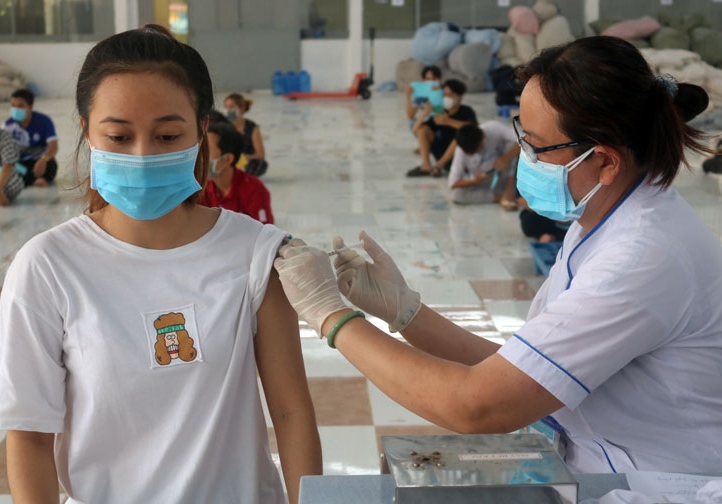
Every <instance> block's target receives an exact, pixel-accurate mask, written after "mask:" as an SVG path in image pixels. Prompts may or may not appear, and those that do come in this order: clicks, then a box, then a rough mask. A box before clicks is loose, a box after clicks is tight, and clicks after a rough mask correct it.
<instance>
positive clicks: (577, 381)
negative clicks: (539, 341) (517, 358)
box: [514, 333, 591, 394]
mask: <svg viewBox="0 0 722 504" xmlns="http://www.w3.org/2000/svg"><path fill="white" fill-rule="evenodd" d="M514 337H515V338H517V339H518V340H519V341H521V342H522V343H524V344H525V345H526V346H528V347H529V348H531V349H532V350H534V351H535V352H536V353H538V354H539V355H541V356H542V357H544V358H545V359H546V360H548V361H549V362H551V363H552V364H553V365H554V366H555V367H556V368H557V369H559V370H560V371H562V372H563V373H564V374H565V375H567V376H568V377H569V378H571V379H572V380H574V381H575V382H576V383H577V384H578V385H579V386H580V387H582V388H583V389H584V391H585V392H586V393H587V394H591V392H590V391H589V389H588V388H587V387H586V385H584V384H583V383H582V382H580V381H579V380H578V379H577V378H576V377H575V376H574V375H573V374H571V373H570V372H569V371H567V370H566V369H564V368H563V367H562V366H561V365H559V364H558V363H557V362H555V361H554V360H552V359H551V358H549V357H547V356H546V355H544V354H543V353H542V352H540V351H539V350H538V349H537V348H535V347H534V345H532V344H531V343H529V342H528V341H527V340H525V339H524V338H522V337H521V336H519V335H518V334H516V333H515V334H514Z"/></svg>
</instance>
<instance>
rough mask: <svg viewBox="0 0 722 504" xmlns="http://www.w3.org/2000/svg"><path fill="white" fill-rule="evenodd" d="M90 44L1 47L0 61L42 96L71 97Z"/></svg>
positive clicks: (91, 45) (43, 44)
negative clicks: (18, 73) (20, 74)
mask: <svg viewBox="0 0 722 504" xmlns="http://www.w3.org/2000/svg"><path fill="white" fill-rule="evenodd" d="M93 45H94V43H93V42H67V43H66V42H56V43H37V44H35V43H29V44H0V60H2V61H3V62H4V63H7V64H8V65H11V66H12V67H13V68H16V69H17V70H19V71H20V72H21V73H22V74H23V75H24V76H25V78H26V79H27V80H28V81H29V82H32V83H34V84H35V85H36V86H37V88H38V92H39V93H40V94H41V95H45V96H52V97H58V96H74V95H75V84H76V82H77V78H78V72H79V71H80V67H81V65H82V64H83V61H84V60H85V55H86V54H87V53H88V51H89V50H90V49H91V48H92V47H93Z"/></svg>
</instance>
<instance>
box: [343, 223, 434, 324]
mask: <svg viewBox="0 0 722 504" xmlns="http://www.w3.org/2000/svg"><path fill="white" fill-rule="evenodd" d="M359 238H360V239H361V240H363V243H364V250H366V252H367V253H368V255H369V256H371V259H373V261H374V262H373V263H370V262H368V261H366V260H365V259H364V258H363V257H361V256H360V255H359V254H358V253H357V252H356V251H354V250H346V251H344V252H339V253H338V255H337V256H336V261H335V263H334V265H335V266H336V274H337V275H338V280H337V281H338V288H339V290H340V291H341V293H342V294H343V295H344V296H346V298H347V299H348V300H349V301H351V302H352V303H353V304H355V305H356V306H358V307H359V308H361V309H362V310H364V311H365V312H368V313H371V314H373V315H375V316H377V317H379V318H380V319H382V320H384V321H385V322H386V323H388V324H389V330H390V331H392V332H396V331H400V330H402V329H403V328H404V327H406V326H407V325H408V324H409V322H411V320H412V319H413V318H414V317H415V316H416V314H417V313H418V312H419V310H420V309H421V296H420V295H419V293H418V292H416V291H413V290H411V289H410V288H409V286H408V285H407V284H406V280H404V277H403V275H401V272H400V271H399V269H398V268H397V267H396V264H394V261H393V259H391V256H389V255H388V254H387V253H386V251H385V250H384V249H382V248H381V247H380V246H379V244H378V243H376V242H375V241H374V240H373V238H371V237H370V236H369V235H368V234H366V231H361V233H359ZM343 246H344V243H343V238H341V237H340V236H337V237H335V238H334V239H333V247H334V249H339V248H341V247H343Z"/></svg>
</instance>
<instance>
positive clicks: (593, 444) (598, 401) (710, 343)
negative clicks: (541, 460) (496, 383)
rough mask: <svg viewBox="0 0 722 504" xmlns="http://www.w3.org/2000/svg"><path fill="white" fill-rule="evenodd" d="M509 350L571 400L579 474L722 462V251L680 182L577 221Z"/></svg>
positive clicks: (571, 449)
mask: <svg viewBox="0 0 722 504" xmlns="http://www.w3.org/2000/svg"><path fill="white" fill-rule="evenodd" d="M499 353H500V354H501V355H502V356H503V357H505V358H506V359H507V360H509V361H510V362H511V363H513V364H514V365H515V366H517V367H518V368H519V369H521V370H522V371H524V372H525V373H526V374H527V375H529V376H530V377H532V378H533V379H534V380H536V381H537V382H538V383H539V384H541V385H542V386H543V387H544V388H546V389H547V390H548V391H549V392H551V393H552V394H553V395H554V396H555V397H557V398H558V399H559V400H560V401H562V402H563V403H564V404H565V407H564V408H562V409H560V410H558V411H557V412H555V413H554V414H553V417H554V418H555V419H556V420H557V421H558V422H559V423H560V424H561V425H562V427H563V428H564V434H565V435H566V437H567V438H568V439H567V443H566V444H567V446H566V458H565V460H566V462H567V464H568V465H569V466H570V468H571V469H572V470H573V471H575V472H593V473H598V472H612V471H615V472H626V471H629V470H634V469H638V470H659V471H669V472H703V473H704V472H707V473H709V472H718V471H719V470H720V468H722V248H721V247H720V244H719V241H718V240H717V239H715V238H714V237H713V236H712V234H711V233H710V231H709V229H708V228H707V227H706V226H705V225H704V223H703V222H702V221H701V220H700V219H699V217H698V216H697V215H696V214H695V212H694V210H693V209H692V208H691V207H690V206H689V205H688V204H687V203H686V202H685V201H684V200H683V199H682V198H681V197H680V196H679V195H678V194H677V192H676V191H674V190H672V189H669V190H666V191H662V190H659V189H658V188H655V187H652V186H649V185H648V184H647V183H646V181H645V183H643V184H642V185H640V186H638V187H637V188H636V189H635V190H633V192H632V193H631V194H630V195H629V196H628V197H627V198H626V200H623V202H622V203H621V205H619V206H618V207H617V208H616V211H613V213H611V214H610V215H609V216H608V217H607V218H606V220H605V221H603V222H602V223H600V224H599V225H598V226H597V228H596V229H595V230H593V231H591V232H590V233H589V234H587V235H585V233H584V230H583V229H582V228H581V227H580V226H579V224H578V223H574V224H572V226H571V227H570V229H569V232H568V233H567V235H566V238H565V240H564V246H563V248H562V250H561V251H560V257H559V258H558V260H557V262H556V264H555V265H554V266H553V268H552V269H551V272H550V274H549V278H548V279H547V280H546V282H545V283H544V284H543V286H542V287H541V289H540V290H539V292H538V294H537V296H536V297H535V298H534V301H533V303H532V306H531V308H530V311H529V315H528V318H527V322H526V324H525V325H524V326H523V327H522V328H521V329H520V330H519V331H518V333H517V334H515V335H514V336H513V337H512V338H511V339H510V340H509V341H508V342H507V343H506V344H505V345H504V346H503V347H502V348H501V349H500V350H499Z"/></svg>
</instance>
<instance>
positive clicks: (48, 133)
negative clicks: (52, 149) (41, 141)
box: [45, 116, 58, 142]
mask: <svg viewBox="0 0 722 504" xmlns="http://www.w3.org/2000/svg"><path fill="white" fill-rule="evenodd" d="M57 139H58V134H57V133H56V132H55V124H53V120H52V119H50V117H48V116H45V141H46V142H52V141H53V140H57Z"/></svg>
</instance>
